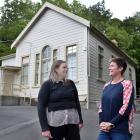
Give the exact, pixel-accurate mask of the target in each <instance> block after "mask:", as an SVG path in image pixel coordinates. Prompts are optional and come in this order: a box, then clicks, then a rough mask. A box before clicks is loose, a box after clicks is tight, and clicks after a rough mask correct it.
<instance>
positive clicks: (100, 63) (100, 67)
mask: <svg viewBox="0 0 140 140" xmlns="http://www.w3.org/2000/svg"><path fill="white" fill-rule="evenodd" d="M103 60H104V49H103V48H102V47H100V46H99V47H98V78H99V79H103Z"/></svg>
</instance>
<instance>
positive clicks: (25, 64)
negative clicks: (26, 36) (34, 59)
mask: <svg viewBox="0 0 140 140" xmlns="http://www.w3.org/2000/svg"><path fill="white" fill-rule="evenodd" d="M28 71H29V56H27V57H23V58H22V70H21V84H22V85H28Z"/></svg>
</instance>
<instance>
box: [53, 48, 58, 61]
mask: <svg viewBox="0 0 140 140" xmlns="http://www.w3.org/2000/svg"><path fill="white" fill-rule="evenodd" d="M57 53H58V51H57V49H55V50H53V62H54V61H56V60H57Z"/></svg>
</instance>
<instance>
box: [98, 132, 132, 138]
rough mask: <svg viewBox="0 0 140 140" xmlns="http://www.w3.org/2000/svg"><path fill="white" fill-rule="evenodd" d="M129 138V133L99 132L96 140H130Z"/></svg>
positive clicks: (130, 136)
mask: <svg viewBox="0 0 140 140" xmlns="http://www.w3.org/2000/svg"><path fill="white" fill-rule="evenodd" d="M131 138H132V135H131V134H129V133H122V132H121V133H119V132H103V131H101V132H100V133H99V136H98V139H97V140H131Z"/></svg>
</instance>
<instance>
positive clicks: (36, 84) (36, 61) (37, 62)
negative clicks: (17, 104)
mask: <svg viewBox="0 0 140 140" xmlns="http://www.w3.org/2000/svg"><path fill="white" fill-rule="evenodd" d="M37 55H39V59H38V60H37ZM37 64H38V65H39V66H38V83H37V82H36V78H37V77H36V76H37V75H36V74H37V69H36V68H37ZM40 65H41V54H40V53H36V54H35V73H34V76H35V77H34V86H38V85H40Z"/></svg>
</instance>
